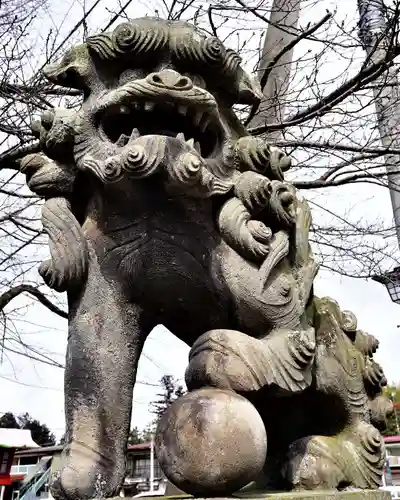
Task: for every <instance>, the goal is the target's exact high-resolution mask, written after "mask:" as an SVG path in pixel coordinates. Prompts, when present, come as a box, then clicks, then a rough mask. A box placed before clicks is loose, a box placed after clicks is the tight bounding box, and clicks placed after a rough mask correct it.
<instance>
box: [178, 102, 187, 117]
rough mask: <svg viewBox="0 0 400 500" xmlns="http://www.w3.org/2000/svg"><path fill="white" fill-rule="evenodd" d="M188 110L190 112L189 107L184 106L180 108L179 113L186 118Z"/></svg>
mask: <svg viewBox="0 0 400 500" xmlns="http://www.w3.org/2000/svg"><path fill="white" fill-rule="evenodd" d="M187 110H188V107H187V106H184V105H182V104H181V105H180V106H178V112H179V113H180V114H181V115H183V116H186V113H187Z"/></svg>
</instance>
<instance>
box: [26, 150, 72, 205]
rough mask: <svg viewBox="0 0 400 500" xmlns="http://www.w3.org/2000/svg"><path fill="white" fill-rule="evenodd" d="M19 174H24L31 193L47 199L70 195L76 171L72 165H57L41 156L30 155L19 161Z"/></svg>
mask: <svg viewBox="0 0 400 500" xmlns="http://www.w3.org/2000/svg"><path fill="white" fill-rule="evenodd" d="M21 172H22V173H23V174H25V176H26V181H27V184H28V187H29V189H30V190H31V191H33V192H34V193H36V194H38V195H39V196H43V197H45V198H48V197H50V196H60V195H67V194H70V193H71V192H72V190H73V186H74V182H75V179H76V175H77V171H76V169H75V167H74V166H72V165H59V164H57V163H55V162H54V161H52V160H50V159H49V158H47V157H46V156H45V155H43V154H31V155H27V156H25V157H24V158H23V159H22V160H21Z"/></svg>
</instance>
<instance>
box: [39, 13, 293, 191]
mask: <svg viewBox="0 0 400 500" xmlns="http://www.w3.org/2000/svg"><path fill="white" fill-rule="evenodd" d="M240 63H241V60H240V57H239V56H238V55H237V54H236V53H235V52H234V51H233V50H230V49H227V48H225V47H224V45H223V44H222V43H221V42H220V41H219V40H218V39H217V38H214V37H207V36H205V35H204V34H202V33H201V32H200V31H199V30H198V29H196V28H195V27H194V26H192V25H189V24H187V23H184V22H180V21H165V20H161V19H155V18H148V17H146V18H141V19H135V20H132V21H130V22H126V23H123V24H121V25H119V26H118V27H117V28H116V29H115V30H114V31H113V32H109V33H102V34H99V35H96V36H92V37H89V38H88V39H87V41H86V43H85V44H83V45H80V46H78V47H75V48H73V49H71V50H70V51H69V52H68V53H67V54H65V56H64V57H63V58H62V60H61V61H60V62H58V63H56V64H51V65H48V66H47V67H46V68H45V74H46V76H47V78H48V79H50V80H51V81H53V82H55V83H57V84H59V85H63V86H67V87H72V88H76V89H80V90H82V91H83V93H84V102H83V106H82V109H81V110H80V113H79V117H78V119H77V124H76V130H77V133H76V137H75V149H74V156H75V161H76V163H77V166H78V168H80V169H88V170H91V171H92V172H94V173H95V174H96V175H97V176H98V177H101V178H103V179H102V180H105V181H112V180H115V179H117V178H118V177H119V176H121V175H122V173H123V172H129V173H130V174H131V175H132V176H133V177H136V178H142V177H145V176H147V175H150V173H153V172H154V171H155V170H157V168H158V165H159V164H160V163H162V162H163V161H164V162H165V159H166V158H169V159H170V158H171V157H173V158H174V159H175V160H176V161H177V163H179V162H180V163H182V162H183V163H185V164H186V167H185V168H186V171H185V172H184V173H185V175H186V176H189V177H195V176H196V175H198V174H197V173H195V171H196V172H197V171H198V170H199V169H200V170H201V168H202V167H205V168H206V170H207V171H208V172H210V173H211V174H213V175H216V176H217V177H218V178H220V179H224V178H229V177H231V176H232V169H233V168H234V169H237V168H238V169H239V170H240V169H241V166H240V162H241V160H240V155H239V158H238V157H237V155H236V156H235V151H234V149H235V144H236V141H237V140H238V139H239V138H241V137H244V136H246V135H247V133H246V131H245V129H244V128H243V126H242V125H241V123H240V122H239V120H238V119H237V117H236V115H235V114H234V112H233V111H232V106H233V105H235V104H248V105H255V104H257V103H258V102H259V101H260V98H261V96H262V94H261V91H260V88H259V86H258V84H257V83H256V82H255V81H254V80H253V79H252V78H251V77H250V76H249V75H248V74H247V73H246V72H245V71H244V70H243V68H242V67H241V65H240ZM264 147H265V146H264ZM261 156H262V152H261ZM259 160H262V158H259ZM280 160H281V158H278V163H279V161H280ZM268 161H269V159H268V158H267V157H266V158H265V161H264V164H265V166H267V163H268ZM250 163H251V161H250ZM253 163H254V162H253ZM261 163H262V161H261ZM284 168H285V165H283V169H284ZM244 169H247V167H246V168H244ZM184 170H185V169H184ZM242 170H243V169H242ZM185 175H184V176H185ZM280 177H281V172H278V173H277V174H276V175H275V178H277V179H279V178H280Z"/></svg>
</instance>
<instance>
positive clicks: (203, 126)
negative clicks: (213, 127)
mask: <svg viewBox="0 0 400 500" xmlns="http://www.w3.org/2000/svg"><path fill="white" fill-rule="evenodd" d="M209 124H210V119H209V118H206V119H205V120H203V122H202V123H201V125H200V130H201V131H202V132H205V130H206V128H207V127H208V126H209Z"/></svg>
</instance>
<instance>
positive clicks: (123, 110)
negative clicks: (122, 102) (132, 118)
mask: <svg viewBox="0 0 400 500" xmlns="http://www.w3.org/2000/svg"><path fill="white" fill-rule="evenodd" d="M119 112H120V113H121V115H129V113H130V112H131V110H130V109H129V108H128V106H120V107H119Z"/></svg>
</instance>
